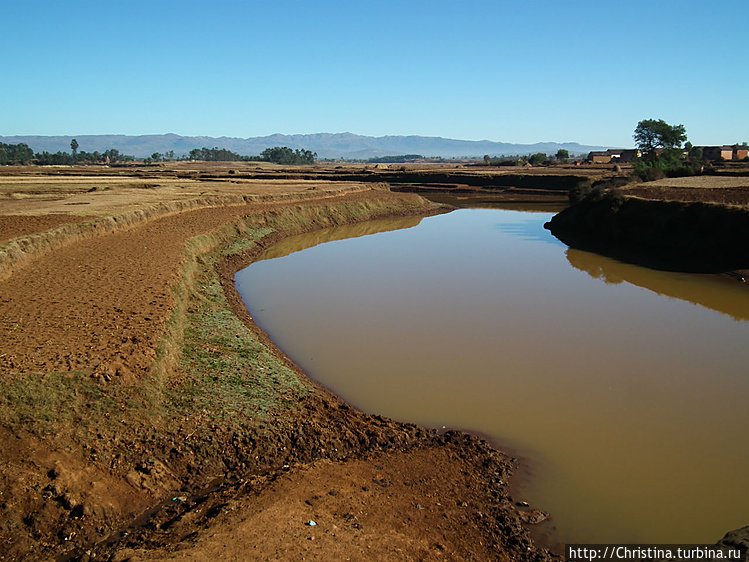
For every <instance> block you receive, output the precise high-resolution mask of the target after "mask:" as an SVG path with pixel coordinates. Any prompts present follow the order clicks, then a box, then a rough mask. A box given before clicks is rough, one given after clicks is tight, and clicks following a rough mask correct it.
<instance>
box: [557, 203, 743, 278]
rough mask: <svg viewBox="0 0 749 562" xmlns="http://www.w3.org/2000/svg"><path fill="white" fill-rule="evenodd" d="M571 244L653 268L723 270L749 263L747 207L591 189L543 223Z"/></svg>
mask: <svg viewBox="0 0 749 562" xmlns="http://www.w3.org/2000/svg"><path fill="white" fill-rule="evenodd" d="M546 228H548V229H549V230H550V231H551V233H552V234H554V236H556V237H557V238H559V239H560V240H561V241H562V242H564V243H565V244H567V245H568V246H571V247H573V248H577V249H581V250H589V251H593V252H597V253H600V254H604V255H608V256H611V257H614V258H617V259H621V260H623V261H628V262H630V263H637V264H640V265H645V266H648V267H654V268H657V269H668V270H678V271H688V272H702V273H722V272H727V271H732V270H743V269H747V268H749V211H748V210H747V209H746V208H745V207H735V206H728V205H721V204H715V203H706V202H699V201H696V202H695V201H686V202H685V201H663V200H647V199H641V198H638V197H631V196H624V195H621V194H620V193H617V192H616V191H615V190H612V191H608V192H605V193H602V194H594V195H592V196H589V197H587V198H585V199H583V200H582V201H580V202H579V203H577V204H575V205H573V206H571V207H569V208H567V209H565V210H564V211H562V212H560V213H559V214H557V215H555V216H554V217H553V218H552V219H551V221H550V222H549V223H547V224H546Z"/></svg>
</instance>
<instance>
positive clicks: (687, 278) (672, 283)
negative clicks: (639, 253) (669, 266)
mask: <svg viewBox="0 0 749 562" xmlns="http://www.w3.org/2000/svg"><path fill="white" fill-rule="evenodd" d="M566 255H567V260H568V261H569V262H570V265H571V266H572V267H574V268H575V269H578V270H580V271H583V272H585V273H587V274H588V275H590V276H591V277H592V278H593V279H599V280H601V281H603V282H604V283H606V284H608V285H616V284H620V283H623V282H627V283H630V284H631V285H635V286H636V287H642V288H644V289H648V290H649V291H653V292H654V293H656V294H658V295H664V296H667V297H671V298H675V299H679V300H683V301H686V302H690V303H692V304H695V305H698V306H703V307H705V308H709V309H711V310H715V311H717V312H720V313H721V314H726V315H728V316H730V317H731V318H733V319H734V320H738V321H741V320H744V321H747V320H749V287H747V286H745V285H742V284H739V283H736V282H733V281H728V280H726V279H723V278H721V277H719V276H717V275H701V274H697V273H673V272H669V271H659V270H655V269H648V268H646V267H640V266H637V265H630V264H627V263H622V262H619V261H616V260H614V259H611V258H607V257H604V256H600V255H598V254H594V253H592V252H583V251H582V250H574V249H572V248H568V249H567V251H566Z"/></svg>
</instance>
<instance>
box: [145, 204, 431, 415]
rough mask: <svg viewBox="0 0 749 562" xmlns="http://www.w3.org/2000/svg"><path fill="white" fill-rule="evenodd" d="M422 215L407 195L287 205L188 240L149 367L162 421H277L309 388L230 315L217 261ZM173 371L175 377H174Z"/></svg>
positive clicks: (423, 207) (422, 206)
mask: <svg viewBox="0 0 749 562" xmlns="http://www.w3.org/2000/svg"><path fill="white" fill-rule="evenodd" d="M428 210H429V207H428V205H427V204H425V203H424V202H423V201H422V200H420V199H417V198H411V197H408V198H401V197H399V198H397V199H395V200H389V199H388V200H378V199H372V200H365V201H359V202H353V203H343V202H329V203H323V204H313V205H293V206H288V207H284V208H282V209H275V210H272V211H268V212H265V213H262V214H258V215H254V216H250V217H247V218H245V219H244V220H242V221H240V222H238V223H236V224H234V225H230V226H227V227H224V228H223V229H221V230H220V231H218V232H215V233H211V234H206V235H202V236H198V237H196V238H193V239H191V240H190V241H189V243H188V245H187V250H186V261H185V266H184V268H183V272H182V281H181V283H180V284H179V285H178V286H177V287H175V298H176V300H177V306H176V308H175V310H174V312H173V314H172V318H171V320H170V322H169V325H168V329H167V334H166V336H165V337H164V338H163V340H162V346H161V349H160V350H159V354H158V356H157V361H156V362H155V364H154V376H153V377H152V384H153V385H154V387H153V390H154V391H155V392H152V393H149V395H150V396H154V397H155V396H161V397H162V398H161V400H160V402H161V408H163V413H164V414H165V415H167V416H170V415H175V414H176V415H180V414H183V415H184V414H187V413H188V412H190V411H196V410H197V411H199V412H207V414H206V416H207V417H208V418H209V419H211V420H215V421H219V420H220V421H221V422H222V423H229V424H232V423H241V424H244V423H246V421H247V420H255V421H257V422H262V423H267V422H268V421H271V419H274V420H275V421H276V422H278V421H280V420H279V419H278V415H279V414H280V415H281V417H283V416H282V414H283V413H284V412H288V411H289V410H292V409H294V407H295V405H297V404H298V403H299V401H300V400H301V398H303V397H304V396H305V395H306V394H308V393H310V392H313V391H314V390H313V387H312V386H311V385H310V384H309V383H308V382H307V381H304V380H301V379H300V378H299V377H298V376H297V374H296V373H295V372H294V371H293V370H292V369H290V368H289V367H288V366H287V365H286V364H285V362H284V361H282V360H281V359H279V358H278V357H277V356H276V354H275V352H274V351H272V350H270V349H268V348H267V347H266V346H265V345H264V344H263V343H262V342H261V341H260V340H259V339H258V337H257V335H256V333H254V332H253V331H252V330H250V329H249V328H248V327H247V326H245V325H244V324H243V323H242V322H241V321H240V320H239V319H238V318H237V317H236V315H235V314H234V313H233V312H232V310H231V306H230V304H229V303H228V301H227V299H226V295H225V293H224V288H223V287H222V286H221V284H220V282H219V279H218V276H217V273H216V265H217V263H218V262H219V261H221V260H224V259H226V258H228V257H230V256H237V255H242V254H251V255H257V254H258V253H259V251H260V248H261V247H262V246H265V245H266V244H267V242H268V240H278V239H280V238H281V237H283V236H287V235H291V234H295V233H298V232H302V231H309V230H314V229H319V228H324V227H330V226H338V225H342V224H352V223H356V222H361V221H364V220H368V219H373V218H378V217H384V216H389V215H394V214H404V213H405V214H416V213H418V212H419V211H421V212H424V213H425V212H427V211H428ZM258 243H262V246H259V245H258ZM248 261H249V260H248ZM230 290H234V289H233V287H232V288H230ZM175 372H180V373H182V375H181V377H176V378H175V377H174V376H173V375H172V374H173V373H175ZM154 405H156V404H155V403H154Z"/></svg>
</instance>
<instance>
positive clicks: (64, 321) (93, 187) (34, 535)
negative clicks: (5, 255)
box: [0, 169, 546, 561]
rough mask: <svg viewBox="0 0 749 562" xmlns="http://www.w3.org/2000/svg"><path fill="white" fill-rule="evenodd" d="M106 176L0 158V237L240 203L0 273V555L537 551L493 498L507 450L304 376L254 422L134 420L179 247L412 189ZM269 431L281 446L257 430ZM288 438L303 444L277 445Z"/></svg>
mask: <svg viewBox="0 0 749 562" xmlns="http://www.w3.org/2000/svg"><path fill="white" fill-rule="evenodd" d="M110 173H111V170H103V171H102V172H101V175H99V176H97V175H96V174H91V172H90V170H86V169H84V170H80V171H76V174H77V175H75V177H71V176H62V177H60V176H56V175H53V176H51V177H50V176H44V177H38V176H34V175H30V174H31V172H28V171H25V172H24V173H23V174H20V175H12V174H8V173H7V170H6V171H4V174H5V175H4V176H3V177H0V244H2V243H7V242H9V241H13V240H18V239H19V238H23V237H29V236H33V235H35V234H43V233H47V232H49V231H50V230H51V229H55V228H57V227H60V226H62V225H65V224H71V223H83V222H90V221H92V220H97V219H100V218H102V217H107V216H112V215H116V214H119V213H123V212H127V211H132V210H137V209H145V208H149V207H152V206H153V205H154V204H156V203H164V202H173V201H185V200H190V199H195V198H196V197H198V198H199V197H206V196H215V197H239V198H241V199H240V200H234V199H232V200H231V201H230V202H229V203H228V204H224V205H219V206H213V207H210V206H204V207H202V208H196V209H193V210H189V211H185V212H180V213H176V212H167V213H165V214H163V216H159V217H153V218H151V219H150V220H147V221H143V222H140V223H134V224H132V225H129V226H127V227H125V228H122V229H119V230H116V231H113V232H108V233H102V234H100V235H97V236H92V237H85V238H82V239H79V240H76V241H75V242H71V243H69V244H65V245H63V246H61V247H59V248H57V249H55V250H54V251H52V252H48V253H45V254H42V255H38V256H35V257H33V258H32V259H29V260H28V261H27V262H24V263H23V264H22V266H21V267H20V268H19V269H18V270H17V271H16V272H15V273H14V274H12V275H10V276H9V277H8V278H7V279H5V280H4V281H0V341H2V342H3V343H2V349H1V350H0V376H2V388H1V389H0V391H1V392H2V394H0V420H2V425H1V426H0V435H1V437H2V442H3V443H4V446H3V448H2V450H1V451H0V467H1V469H0V560H20V559H24V560H48V559H53V558H56V557H58V556H63V555H64V556H68V557H70V556H72V557H73V558H72V559H80V560H107V559H112V560H120V561H122V560H187V559H190V560H216V559H227V560H289V559H317V560H329V559H341V560H346V559H351V560H432V559H445V560H498V559H499V560H501V559H506V558H512V559H523V560H531V559H542V558H544V557H545V556H546V554H545V553H543V552H542V551H539V550H537V549H535V548H534V547H533V545H532V543H531V542H530V540H529V539H528V535H527V533H526V531H525V530H524V529H523V527H522V526H521V524H520V522H521V521H522V520H523V519H525V520H536V519H541V518H543V515H542V514H541V513H540V512H537V511H534V510H532V509H530V508H528V507H526V506H519V505H515V504H514V503H513V501H512V499H511V498H510V497H509V495H508V493H507V479H508V478H509V475H510V473H511V471H512V468H513V463H512V461H511V460H510V459H508V458H506V457H505V456H504V455H502V454H500V453H498V452H496V451H493V450H491V449H490V448H489V447H488V446H487V445H486V444H485V443H483V442H481V441H480V440H477V439H475V438H470V437H468V436H466V435H463V434H448V435H445V436H437V435H436V434H434V433H432V432H429V431H426V430H423V429H421V428H416V427H413V426H404V425H402V424H397V423H395V422H391V421H389V420H384V419H382V418H377V417H375V418H372V417H369V416H365V415H363V414H361V413H359V412H355V411H353V410H352V409H350V408H349V407H348V406H346V405H345V404H342V403H341V402H340V401H339V400H338V399H337V398H336V397H334V396H332V395H330V394H329V393H328V392H327V391H325V390H324V389H321V388H319V387H317V386H316V385H314V383H312V382H310V381H306V382H304V383H303V384H304V385H306V388H309V389H312V390H311V391H310V394H308V395H306V396H305V397H300V398H299V405H298V407H296V406H295V408H296V409H290V410H289V411H288V413H286V414H284V413H283V412H281V413H278V414H274V416H275V417H273V418H272V421H271V422H270V426H268V425H267V424H266V425H264V424H259V423H257V422H253V424H254V425H251V426H250V425H248V426H247V427H244V428H241V427H240V430H235V431H234V432H233V433H232V432H230V431H227V430H226V428H225V427H222V426H221V425H220V424H217V423H211V422H209V421H207V420H209V419H210V412H207V411H206V410H202V411H201V410H199V409H197V408H196V410H195V411H194V412H187V414H184V413H183V414H182V416H183V417H181V418H174V417H172V418H168V419H167V418H164V417H163V416H162V417H159V416H150V415H149V416H145V415H144V416H142V417H139V414H138V412H139V411H141V410H139V409H138V408H139V407H140V406H139V405H138V404H139V403H138V402H137V400H136V398H137V397H138V396H140V395H141V394H143V390H142V387H143V385H144V384H145V381H147V380H148V377H149V369H151V367H152V364H153V361H154V358H155V357H156V355H157V350H158V348H159V345H160V342H161V340H162V338H163V337H164V333H165V326H166V325H167V322H168V321H169V318H170V315H171V314H172V312H173V310H174V307H175V296H174V293H173V290H174V288H175V286H176V284H177V283H178V281H179V280H180V276H181V271H182V266H183V265H184V251H185V245H186V243H187V241H188V240H190V239H191V238H193V237H195V236H198V235H201V234H204V233H209V232H212V231H215V230H216V229H218V228H219V227H221V226H223V225H226V224H231V223H233V222H235V221H237V220H238V219H240V218H241V217H247V216H254V215H258V214H263V213H274V212H278V210H279V209H281V208H283V207H284V206H288V205H289V204H292V203H293V204H294V205H308V206H314V205H317V204H319V202H320V201H327V202H330V201H341V202H349V203H351V204H355V203H360V204H362V205H364V206H368V205H371V204H372V203H371V202H374V201H375V200H376V199H382V198H386V199H387V198H391V199H392V200H393V201H394V203H393V204H396V203H395V200H396V199H398V198H399V197H401V198H405V197H413V196H405V195H394V194H390V193H389V192H387V191H381V190H374V191H373V190H372V186H371V185H369V184H367V185H361V184H354V183H350V182H324V181H317V180H312V181H311V182H310V181H300V180H294V181H287V180H283V179H281V180H278V181H277V182H276V181H272V182H271V181H263V182H260V181H243V182H237V181H235V180H234V179H232V178H231V177H229V176H230V174H227V175H225V176H222V177H221V178H219V179H212V180H210V181H208V182H206V181H199V180H195V179H192V178H173V177H159V176H158V175H157V177H149V178H143V177H140V176H137V177H124V178H123V177H120V176H117V177H111V176H109V175H107V174H110ZM148 174H150V175H154V174H153V172H152V171H148ZM146 184H147V185H146ZM214 203H215V201H214ZM206 205H207V204H206ZM0 249H2V246H0ZM227 267H229V271H230V270H231V267H230V266H227ZM234 307H235V308H234V310H235V313H237V314H239V315H240V316H241V315H242V314H241V311H239V310H238V308H237V304H236V303H234ZM245 316H246V317H245V318H243V321H244V322H245V323H246V324H251V319H249V315H245ZM254 329H255V330H256V327H255V328H254ZM268 345H271V347H272V344H270V342H268ZM276 352H277V351H276ZM170 376H171V377H176V378H178V377H180V376H181V374H180V373H179V372H175V373H172V374H171V375H170ZM298 376H299V377H301V378H304V375H303V374H302V373H298ZM61 389H67V390H66V392H68V391H69V393H68V394H64V395H63V394H59V393H60V392H62V390H61ZM70 389H72V390H70ZM139 393H140V394H139ZM61 396H62V398H61ZM143 411H145V410H143ZM276 427H281V428H283V432H286V433H283V432H282V431H280V430H278V431H279V433H278V435H283V436H285V437H283V439H287V440H286V441H283V442H276V441H274V440H273V439H271V438H267V439H266V440H265V441H263V439H264V437H263V436H264V435H266V434H269V433H268V432H269V430H270V429H272V430H273V431H276V429H275V428H276ZM294 431H296V432H297V434H298V435H311V436H313V437H309V438H308V437H303V438H301V439H298V440H296V441H294V440H293V439H292V440H288V439H289V437H288V436H289V435H292V436H293V432H294ZM299 432H306V433H299ZM270 434H271V435H275V434H273V433H272V432H271V433H270ZM198 436H200V438H198ZM242 443H245V445H242ZM281 445H283V447H282V446H281ZM211 447H213V448H212V449H211ZM281 449H282V450H281ZM287 449H288V450H287ZM214 450H219V451H222V452H221V459H219V460H218V461H216V458H215V454H214V453H211V452H210V451H214ZM206 451H207V452H206ZM248 451H249V452H248ZM211 455H214V456H211ZM251 455H254V459H255V460H253V457H252V456H251ZM213 462H218V465H217V466H213V465H211V464H210V463H213ZM211 482H213V484H211ZM202 487H207V488H206V490H207V491H205V490H204V491H202V492H201V491H200V489H201V488H202ZM310 521H314V522H315V523H316V525H311V524H310Z"/></svg>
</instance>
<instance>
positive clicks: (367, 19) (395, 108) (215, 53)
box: [0, 0, 749, 146]
mask: <svg viewBox="0 0 749 562" xmlns="http://www.w3.org/2000/svg"><path fill="white" fill-rule="evenodd" d="M0 8H1V9H0V13H1V14H2V17H0V37H1V38H2V39H1V40H2V44H3V53H4V56H3V63H2V69H1V70H0V135H6V136H7V135H84V134H129V135H138V134H159V133H169V132H173V133H177V134H181V135H208V136H230V137H251V136H262V135H268V134H272V133H285V134H294V133H318V132H329V133H337V132H346V131H348V132H352V133H357V134H362V135H372V136H382V135H409V134H414V135H424V136H442V137H449V138H459V139H469V140H481V139H489V140H494V141H502V142H517V143H533V142H539V141H556V142H566V141H577V142H580V143H583V144H595V145H607V146H631V145H632V132H633V130H634V128H635V126H636V125H637V122H638V121H640V120H641V119H649V118H655V119H664V120H665V121H667V122H668V123H671V124H683V125H684V126H685V127H686V130H687V135H688V137H689V140H691V141H692V142H693V143H694V144H702V145H709V144H722V143H734V142H742V141H749V102H748V100H747V92H749V48H748V47H749V41H747V37H749V2H747V1H746V0H738V1H737V0H724V1H723V2H720V3H717V2H705V1H704V0H702V1H699V2H698V1H691V0H683V1H679V2H676V1H668V0H662V1H661V0H647V1H639V0H635V1H630V2H626V3H625V2H609V1H606V0H598V1H590V2H588V1H576V0H568V1H566V2H560V1H556V2H547V1H534V0H529V1H522V2H519V1H515V2H505V1H493V2H492V1H472V0H461V1H459V2H458V1H442V0H431V1H409V0H401V1H400V2H394V1H390V0H380V1H378V2H366V1H361V2H352V1H350V2H344V1H325V0H321V1H316V2H297V1H285V0H275V1H268V0H265V1H264V2H255V1H244V2H240V1H229V0H213V1H211V2H208V1H205V0H203V1H192V0H183V1H180V2H159V1H157V0H151V1H149V2H145V1H140V0H133V1H130V2H121V1H116V0H111V1H110V2H91V1H88V0H80V1H76V2H62V1H59V0H55V1H37V2H30V1H21V2H10V1H8V0H0Z"/></svg>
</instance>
